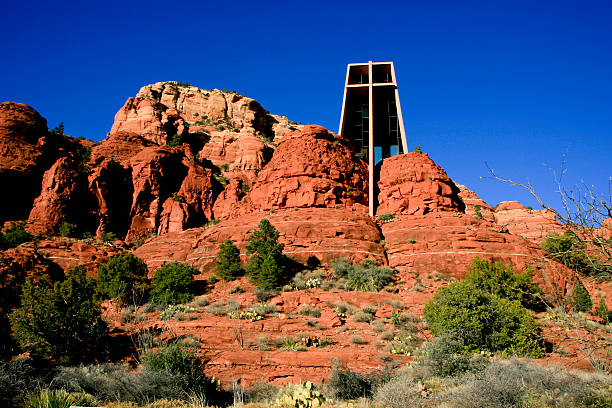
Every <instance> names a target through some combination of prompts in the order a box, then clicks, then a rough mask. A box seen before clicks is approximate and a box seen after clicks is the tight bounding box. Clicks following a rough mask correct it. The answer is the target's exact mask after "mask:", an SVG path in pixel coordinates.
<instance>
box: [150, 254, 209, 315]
mask: <svg viewBox="0 0 612 408" xmlns="http://www.w3.org/2000/svg"><path fill="white" fill-rule="evenodd" d="M198 273H199V272H198V270H197V269H195V268H194V267H192V266H190V265H187V264H184V263H179V262H176V261H175V262H169V263H166V264H164V265H163V266H162V267H161V268H159V269H157V270H156V271H155V275H154V276H153V280H152V281H151V295H150V297H149V300H150V302H151V303H156V304H166V305H176V304H179V303H187V302H189V301H191V299H193V296H194V287H193V276H194V275H196V274H198Z"/></svg>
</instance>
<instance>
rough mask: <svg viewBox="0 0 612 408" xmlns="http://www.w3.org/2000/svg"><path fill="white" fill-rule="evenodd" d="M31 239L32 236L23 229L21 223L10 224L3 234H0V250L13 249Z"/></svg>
mask: <svg viewBox="0 0 612 408" xmlns="http://www.w3.org/2000/svg"><path fill="white" fill-rule="evenodd" d="M32 239H33V237H32V235H31V234H30V233H29V232H27V231H26V230H25V229H24V228H23V223H22V222H19V223H18V222H12V223H11V226H10V227H9V229H8V230H7V231H6V232H5V233H4V234H2V233H0V249H2V250H4V249H10V248H15V247H18V246H19V245H21V244H23V243H24V242H30V241H32Z"/></svg>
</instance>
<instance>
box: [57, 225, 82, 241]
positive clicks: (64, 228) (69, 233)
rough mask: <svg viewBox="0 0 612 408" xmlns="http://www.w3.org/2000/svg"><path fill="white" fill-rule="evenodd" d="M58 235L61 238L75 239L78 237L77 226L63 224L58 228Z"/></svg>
mask: <svg viewBox="0 0 612 408" xmlns="http://www.w3.org/2000/svg"><path fill="white" fill-rule="evenodd" d="M59 234H60V236H61V237H67V238H76V237H77V235H78V233H77V226H76V225H75V224H71V223H69V222H64V223H62V225H61V226H60V227H59Z"/></svg>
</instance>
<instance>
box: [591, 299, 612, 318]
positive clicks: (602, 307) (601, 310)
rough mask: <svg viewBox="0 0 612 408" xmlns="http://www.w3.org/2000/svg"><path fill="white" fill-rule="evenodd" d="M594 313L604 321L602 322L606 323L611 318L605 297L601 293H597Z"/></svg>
mask: <svg viewBox="0 0 612 408" xmlns="http://www.w3.org/2000/svg"><path fill="white" fill-rule="evenodd" d="M595 314H596V315H597V316H599V317H600V318H601V319H602V320H603V321H604V324H608V323H610V321H611V320H612V313H610V311H609V310H608V305H607V304H606V299H605V298H604V296H603V295H602V294H599V304H598V305H597V308H596V309H595Z"/></svg>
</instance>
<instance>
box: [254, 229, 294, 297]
mask: <svg viewBox="0 0 612 408" xmlns="http://www.w3.org/2000/svg"><path fill="white" fill-rule="evenodd" d="M279 235H280V234H279V233H278V231H277V230H276V228H274V226H273V225H272V224H271V223H270V221H268V220H267V219H266V218H263V219H262V220H261V222H260V223H259V227H258V228H257V229H256V230H255V231H253V233H252V234H251V235H250V236H249V238H248V242H249V243H248V244H247V246H246V249H247V254H248V255H251V257H250V258H249V263H248V264H247V267H246V272H247V274H248V275H249V276H250V277H251V280H252V281H253V283H255V284H256V285H257V286H259V287H260V288H263V289H273V288H277V287H279V286H280V284H281V282H282V280H283V279H284V278H285V265H286V259H285V255H284V254H283V248H284V247H285V245H284V244H279V243H278V237H279Z"/></svg>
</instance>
